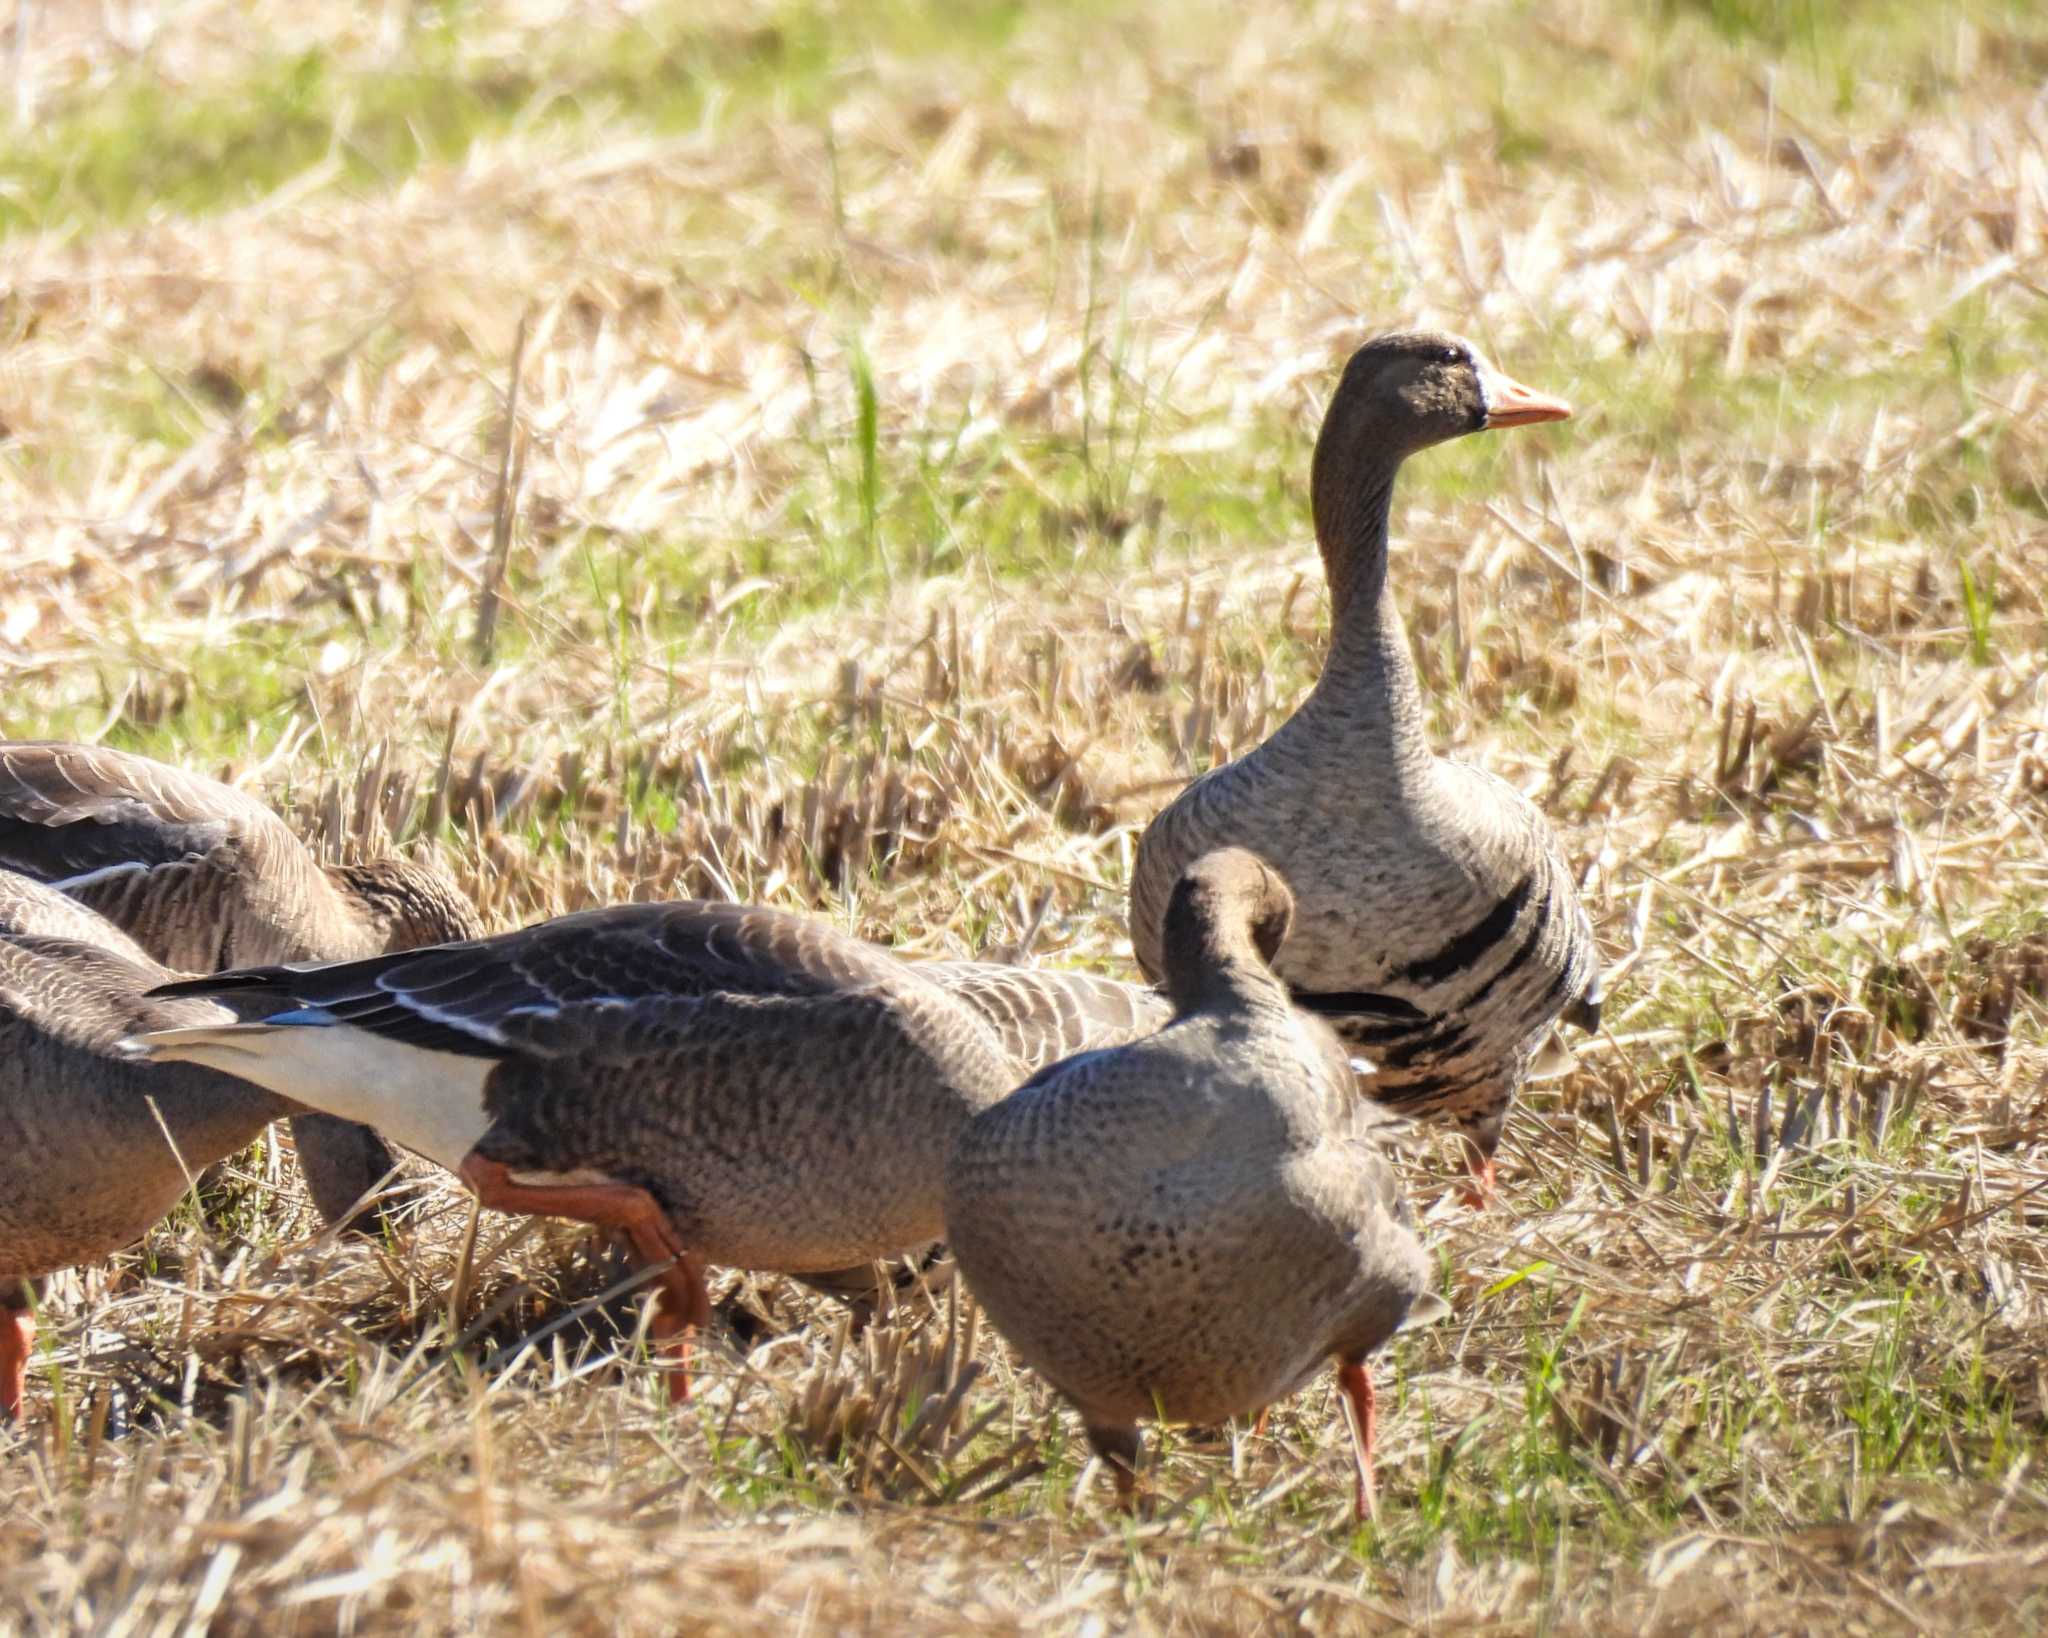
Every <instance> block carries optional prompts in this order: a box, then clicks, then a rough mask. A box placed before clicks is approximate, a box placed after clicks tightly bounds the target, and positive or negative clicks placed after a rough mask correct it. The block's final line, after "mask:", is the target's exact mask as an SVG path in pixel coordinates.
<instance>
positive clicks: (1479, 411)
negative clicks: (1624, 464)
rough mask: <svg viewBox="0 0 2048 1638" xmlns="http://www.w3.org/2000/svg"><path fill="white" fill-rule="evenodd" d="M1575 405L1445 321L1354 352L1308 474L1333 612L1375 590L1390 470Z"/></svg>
mask: <svg viewBox="0 0 2048 1638" xmlns="http://www.w3.org/2000/svg"><path fill="white" fill-rule="evenodd" d="M1571 412H1572V411H1571V406H1570V405H1569V404H1567V403H1565V401H1564V400H1563V399H1561V398H1551V397H1549V396H1547V395H1546V394H1543V393H1540V392H1537V391H1535V390H1534V389H1533V388H1530V387H1525V386H1523V385H1522V384H1521V383H1520V382H1519V381H1516V380H1514V379H1513V378H1512V377H1510V376H1505V375H1502V374H1501V373H1500V371H1499V370H1497V369H1495V368H1494V367H1493V366H1492V365H1491V364H1489V363H1488V362H1487V361H1486V358H1485V356H1484V355H1483V354H1482V353H1481V352H1480V351H1479V349H1478V348H1477V347H1474V346H1473V345H1472V343H1471V342H1469V341H1466V340H1465V339H1464V338H1463V337H1461V336H1454V335H1448V334H1445V333H1444V332H1442V331H1439V330H1402V331H1397V332H1395V333H1394V334H1393V335H1386V336H1380V337H1379V338H1377V339H1376V340H1373V341H1368V342H1367V343H1366V344H1365V345H1364V346H1363V347H1361V348H1359V349H1358V351H1357V352H1355V353H1353V354H1352V355H1351V362H1350V363H1348V364H1346V365H1345V366H1344V375H1343V378H1342V379H1341V380H1340V381H1339V382H1338V383H1337V391H1336V393H1335V394H1334V395H1333V396H1332V397H1331V399H1330V408H1329V410H1328V411H1327V412H1326V413H1325V415H1324V416H1323V430H1322V432H1321V434H1320V435H1319V436H1318V437H1317V439H1316V454H1315V464H1314V467H1313V471H1312V476H1311V479H1310V494H1311V497H1312V504H1313V506H1314V509H1315V519H1316V537H1317V539H1318V540H1319V541H1320V542H1321V544H1322V548H1323V558H1324V561H1325V564H1326V566H1327V568H1328V571H1329V576H1330V599H1331V604H1332V609H1333V612H1334V614H1335V615H1336V617H1337V618H1338V619H1339V620H1341V619H1342V618H1343V615H1344V611H1345V609H1346V608H1347V606H1348V605H1349V604H1350V603H1351V602H1352V600H1353V598H1354V596H1358V595H1364V596H1367V597H1370V596H1374V595H1376V594H1377V587H1378V585H1379V584H1380V583H1381V580H1382V577H1383V575H1384V571H1385V565H1386V544H1387V508H1388V504H1389V501H1390V498H1391V496H1392V494H1393V487H1394V473H1395V471H1396V469H1398V468H1399V466H1400V464H1401V463H1402V462H1403V461H1404V460H1406V459H1407V458H1408V457H1409V456H1410V455H1413V454H1414V453H1415V452H1416V451H1417V450H1422V449H1427V448H1428V447H1429V446H1430V445H1431V444H1440V443H1444V442H1445V441H1447V440H1448V439H1452V438H1462V437H1464V436H1465V434H1466V433H1468V432H1484V431H1487V430H1489V429H1492V428H1501V427H1524V426H1533V425H1534V424H1535V423H1536V422H1538V421H1562V420H1564V419H1565V418H1566V417H1567V416H1569V415H1570V414H1571Z"/></svg>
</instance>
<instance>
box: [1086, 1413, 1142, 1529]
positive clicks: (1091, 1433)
mask: <svg viewBox="0 0 2048 1638" xmlns="http://www.w3.org/2000/svg"><path fill="white" fill-rule="evenodd" d="M1088 1445H1089V1448H1090V1449H1092V1450H1093V1451H1094V1452H1095V1454H1096V1455H1098V1456H1100V1457H1101V1458H1102V1459H1103V1461H1104V1462H1105V1463H1107V1464H1108V1466H1109V1471H1110V1474H1111V1475H1112V1476H1113V1477H1114V1478H1115V1480H1116V1506H1117V1511H1118V1512H1119V1513H1133V1514H1135V1513H1136V1512H1137V1511H1138V1430H1137V1429H1136V1428H1098V1427H1091V1428H1089V1429H1088Z"/></svg>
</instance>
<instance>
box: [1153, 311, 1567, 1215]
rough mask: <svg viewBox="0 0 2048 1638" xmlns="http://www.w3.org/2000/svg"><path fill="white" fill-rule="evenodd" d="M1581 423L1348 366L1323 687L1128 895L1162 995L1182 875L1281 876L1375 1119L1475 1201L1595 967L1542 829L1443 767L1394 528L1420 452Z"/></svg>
mask: <svg viewBox="0 0 2048 1638" xmlns="http://www.w3.org/2000/svg"><path fill="white" fill-rule="evenodd" d="M1570 413H1571V411H1570V409H1569V407H1568V406H1567V405H1565V404H1564V403H1563V402H1561V401H1560V400H1558V399H1555V398H1550V397H1546V396H1545V395H1543V394H1541V393H1538V392H1535V391H1532V390H1531V389H1530V388H1528V387H1525V386H1523V385H1521V384H1520V383H1519V382H1516V381H1511V380H1509V379H1508V378H1507V377H1506V376H1504V375H1502V374H1501V373H1500V372H1499V371H1498V370H1496V369H1495V368H1494V367H1493V366H1492V365H1490V364H1489V363H1487V362H1486V360H1485V359H1484V358H1482V357H1481V356H1480V354H1479V352H1478V350H1477V349H1476V348H1475V347H1473V346H1472V344H1471V343H1470V342H1467V341H1462V340H1460V339H1459V338H1458V337H1456V336H1448V335H1434V334H1427V333H1417V334H1403V335H1390V336H1384V337H1381V338H1380V339H1379V340H1377V341H1372V342H1368V343H1367V344H1366V345H1365V346H1363V347H1361V348H1359V350H1358V351H1357V352H1356V353H1354V354H1353V355H1352V358H1351V361H1350V363H1349V364H1348V365H1346V366H1345V369H1344V376H1343V379H1342V381H1340V382H1339V383H1338V387H1337V392H1336V395H1335V397H1334V398H1332V399H1331V401H1330V408H1329V413H1328V414H1327V415H1326V416H1325V417H1324V420H1323V428H1322V433H1321V435H1320V436H1319V437H1318V438H1317V440H1316V450H1315V462H1314V467H1313V473H1312V479H1311V503H1312V507H1313V511H1314V514H1315V526H1316V541H1317V544H1318V545H1319V546H1320V548H1321V550H1322V556H1323V566H1324V569H1325V571H1326V572H1327V574H1328V576H1329V583H1330V627H1331V640H1330V650H1329V657H1328V658H1327V660H1325V662H1324V665H1323V673H1322V676H1321V678H1320V679H1319V680H1318V681H1317V683H1316V685H1315V688H1314V690H1313V691H1312V692H1311V693H1310V694H1309V696H1308V698H1307V700H1306V701H1304V702H1303V704H1302V706H1301V708H1300V709H1299V710H1298V711H1297V712H1296V713H1295V714H1294V716H1293V717H1291V718H1290V719H1289V720H1288V721H1287V722H1285V723H1284V724H1282V725H1281V727H1280V728H1279V729H1278V730H1277V731H1276V732H1275V733H1274V734H1273V736H1272V737H1271V738H1270V739H1268V740H1267V741H1266V742H1265V743H1264V744H1262V745H1260V746H1259V747H1258V748H1257V749H1255V750H1253V751H1252V752H1250V753H1249V754H1248V755H1246V756H1243V757H1241V758H1239V759H1238V760H1237V761H1235V762H1232V763H1228V764H1226V765H1225V766H1223V767H1221V768H1217V769H1215V770H1213V771H1211V772H1210V773H1208V774H1205V775H1204V776H1203V777H1202V778H1200V779H1198V780H1196V781H1195V782H1194V783H1193V784H1192V785H1190V786H1188V788H1187V789H1186V790H1185V791H1183V792H1182V793H1181V794H1180V796H1179V797H1178V798H1177V799H1176V800H1175V801H1174V802H1173V803H1172V805H1171V806H1169V807H1168V808H1167V809H1166V810H1165V811H1164V812H1162V813H1161V814H1160V815H1159V816H1158V817H1157V818H1155V819H1154V820H1153V821H1152V824H1151V825H1150V827H1149V828H1148V829H1147V830H1146V832H1145V834H1144V837H1143V839H1142V840H1141V842H1140V843H1139V847H1138V858H1137V865H1136V869H1135V871H1134V873H1133V876H1132V881H1131V940H1132V943H1133V945H1134V946H1135V948H1136V951H1137V957H1138V963H1139V965H1140V966H1141V967H1142V968H1143V969H1144V970H1145V972H1146V974H1147V975H1148V976H1151V977H1157V976H1158V975H1159V974H1160V973H1161V972H1163V971H1164V970H1165V969H1164V964H1165V950H1164V936H1165V920H1166V910H1167V904H1168V899H1169V896H1170V894H1171V893H1172V891H1173V888H1174V884H1175V882H1176V881H1177V880H1178V879H1179V877H1180V875H1181V873H1182V872H1183V871H1184V870H1185V869H1186V868H1187V866H1188V865H1189V864H1190V863H1191V862H1192V861H1194V860H1195V859H1197V858H1199V857H1200V856H1201V855H1202V854H1204V853H1206V852H1208V851H1209V850H1210V849H1211V848H1215V847H1221V846H1226V845H1231V846H1240V847H1246V848H1250V849H1251V850H1253V851H1254V852H1256V853H1258V854H1260V855H1261V856H1262V857H1264V858H1266V859H1267V860H1269V861H1271V863H1272V864H1273V866H1274V868H1275V869H1277V870H1278V871H1279V872H1280V873H1281V874H1282V875H1283V876H1284V877H1286V879H1287V882H1288V884H1289V886H1290V887H1291V888H1292V889H1293V891H1294V896H1295V916H1294V931H1293V933H1292V935H1291V936H1290V937H1289V938H1288V941H1287V946H1286V948H1285V949H1284V950H1282V951H1281V953H1280V956H1279V959H1278V963H1277V966H1276V971H1278V973H1279V974H1280V976H1281V977H1282V978H1283V979H1285V980H1286V981H1287V984H1288V987H1289V988H1290V989H1291V990H1292V992H1293V994H1294V999H1295V1002H1296V1004H1297V1005H1299V1006H1302V1007H1306V1008H1308V1009H1310V1010H1312V1011H1314V1012H1316V1013H1318V1014H1320V1015H1321V1016H1322V1017H1323V1018H1325V1019H1326V1020H1328V1022H1329V1023H1330V1024H1331V1025H1332V1026H1333V1027H1334V1028H1335V1029H1336V1031H1337V1033H1338V1035H1339V1036H1340V1037H1341V1038H1342V1039H1343V1040H1344V1041H1345V1043H1346V1044H1347V1045H1349V1046H1351V1047H1353V1048H1354V1049H1356V1050H1357V1051H1359V1052H1361V1053H1363V1054H1364V1055H1365V1056H1366V1057H1368V1058H1370V1059H1371V1060H1372V1061H1373V1063H1374V1064H1375V1065H1376V1066H1377V1069H1378V1073H1377V1074H1375V1075H1374V1076H1373V1078H1372V1080H1371V1081H1370V1083H1369V1084H1368V1085H1367V1087H1366V1090H1367V1091H1368V1092H1369V1093H1370V1095H1371V1096H1372V1097H1374V1098H1377V1099H1379V1100H1380V1101H1382V1102H1384V1103H1387V1104H1389V1105H1391V1106H1393V1107H1394V1108H1396V1109H1399V1110H1400V1111H1402V1112H1403V1113H1405V1114H1412V1115H1417V1116H1434V1117H1439V1118H1442V1119H1446V1120H1449V1121H1452V1122H1455V1123H1456V1125H1457V1127H1458V1129H1459V1130H1460V1131H1461V1132H1462V1133H1463V1135H1464V1136H1465V1138H1466V1139H1467V1145H1468V1147H1467V1161H1468V1164H1469V1166H1470V1169H1471V1171H1472V1173H1473V1176H1474V1196H1473V1197H1474V1199H1475V1203H1477V1202H1480V1201H1483V1200H1484V1199H1485V1197H1486V1195H1487V1194H1489V1193H1490V1192H1491V1189H1492V1186H1493V1153H1494V1150H1495V1148H1496V1147H1497V1146H1498V1145H1499V1142H1500V1135H1501V1129H1502V1126H1503V1125H1504V1123H1505V1121H1506V1118H1507V1113H1508V1109H1509V1107H1510V1105H1511V1104H1512V1103H1513V1101H1514V1096H1515V1091H1516V1088H1517V1087H1518V1085H1519V1084H1520V1082H1521V1080H1522V1077H1523V1075H1524V1072H1525V1070H1526V1068H1527V1066H1528V1062H1529V1059H1530V1057H1531V1056H1532V1055H1533V1053H1534V1052H1535V1050H1536V1048H1537V1047H1538V1045H1540V1043H1541V1042H1542V1040H1543V1037H1544V1034H1545V1032H1546V1031H1547V1030H1548V1029H1549V1028H1550V1026H1551V1024H1552V1023H1553V1022H1554V1021H1555V1020H1556V1019H1557V1018H1558V1017H1559V1016H1560V1015H1562V1016H1564V1017H1565V1018H1566V1019H1567V1020H1568V1021H1570V1022H1573V1023H1578V1024H1581V1025H1583V1026H1584V1027H1585V1028H1587V1029H1589V1030H1590V1029H1596V1028H1598V1027H1599V1009H1600V995H1601V985H1600V965H1599V958H1598V954H1597V952H1596V951H1595V949H1594V946H1593V937H1592V929H1591V927H1590V926H1589V925H1588V923H1587V920H1586V915H1585V912H1584V910H1583V909H1582V908H1581V907H1580V905H1579V900H1578V893H1577V889H1576V887H1575V886H1574V883H1573V880H1572V874H1571V870H1570V867H1569V866H1568V865H1567V864H1566V862H1565V859H1564V855H1563V853H1562V852H1561V850H1560V848H1559V846H1558V841H1557V837H1556V835H1555V834H1554V832H1553V831H1552V830H1551V828H1550V825H1549V823H1548V821H1546V820H1545V819H1544V817H1543V815H1542V814H1541V813H1540V812H1538V811H1537V809H1536V808H1535V807H1534V806H1533V805H1532V804H1531V803H1530V802H1528V801H1527V800H1526V799H1525V798H1524V797H1523V796H1522V795H1521V794H1520V793H1519V792H1517V791H1516V790H1514V789H1513V788H1512V787H1510V786H1509V785H1507V784H1506V783H1504V782H1503V781H1501V780H1499V779H1497V778H1495V777H1494V776H1493V775H1491V774H1488V773H1485V772H1483V771H1481V770H1480V769H1477V768H1472V767H1468V766H1466V765H1464V764H1462V763H1458V762H1451V761H1446V760H1444V759H1442V758H1439V757H1438V756H1436V755H1435V754H1434V753H1433V752H1432V751H1431V750H1430V747H1429V742H1428V739H1427V738H1426V736H1425V734H1424V731H1423V717H1422V697H1421V692H1420V689H1419V687H1418V685H1417V681H1416V675H1415V664H1414V661H1413V659H1412V657H1411V656H1410V654H1409V651H1408V637H1407V633H1406V631H1405V630H1404V629H1403V628H1402V624H1401V615H1400V611H1399V610H1398V609H1396V608H1395V606H1394V600H1393V598H1392V597H1391V596H1390V595H1389V594H1388V591H1387V515H1388V509H1389V506H1390V504H1391V501H1392V497H1393V491H1394V477H1395V474H1396V473H1397V472H1398V471H1399V470H1400V467H1401V463H1402V462H1403V461H1404V460H1406V459H1407V458H1408V457H1409V456H1410V455H1413V454H1414V453H1416V452H1417V451H1418V450H1422V449H1426V448H1428V447H1429V446H1430V445H1432V444H1437V443H1442V442H1444V441H1445V440H1447V439H1451V438H1457V437H1462V436H1463V435H1464V434H1466V433H1469V432H1479V431H1482V430H1485V429H1488V428H1498V427H1519V426H1529V425H1533V424H1535V423H1537V422H1540V421H1557V420H1562V419H1564V418H1565V417H1566V416H1568V415H1569V414H1570Z"/></svg>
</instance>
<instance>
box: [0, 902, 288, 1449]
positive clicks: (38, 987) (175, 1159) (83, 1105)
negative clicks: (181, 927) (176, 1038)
mask: <svg viewBox="0 0 2048 1638" xmlns="http://www.w3.org/2000/svg"><path fill="white" fill-rule="evenodd" d="M174 976H175V975H174V974H173V973H171V972H170V971H169V970H168V969H166V968H164V967H162V966H160V965H159V964H158V963H157V962H155V961H153V960H151V959H150V957H149V956H148V955H147V954H146V953H145V952H144V951H143V950H142V948H141V947H140V946H139V945H137V944H136V943H135V942H134V941H133V940H132V939H130V938H129V937H128V936H127V934H125V933H123V932H122V931H121V930H120V929H119V928H118V927H115V926H114V925H113V924H112V923H110V922H108V921H107V920H105V919H104V918H103V917H101V916H99V915H97V914H95V913H94V912H93V911H92V910H90V909H88V908H87V907H86V906H84V905H82V904H79V903H78V902H77V901H76V900H74V899H70V898H67V897H66V896H65V895H63V894H61V893H58V892H56V891H54V890H53V889H51V888H48V887H45V886H43V885H42V884H40V883H38V882H33V881H30V880H29V879H28V878H26V877H24V876H19V875H16V874H15V873H14V872H12V871H7V870H0V1420H4V1421H12V1420H14V1419H15V1418H16V1417H18V1416H19V1415H20V1412H21V1403H22V1396H23V1392H24V1388H25V1379H26V1375H27V1370H28V1362H29V1358H30V1353H31V1350H32V1349H33V1346H34V1342H35V1320H34V1316H33V1310H32V1306H31V1304H32V1293H33V1292H34V1291H35V1289H36V1288H37V1287H36V1282H37V1281H38V1279H39V1277H40V1276H42V1275H45V1274H48V1273H51V1272H53V1271H54V1270H56V1269H59V1268H65V1267H69V1266H71V1265H72V1264H75V1263H81V1262H89V1261H91V1260H93V1259H95V1258H99V1257H103V1256H105V1255H107V1254H108V1253H109V1252H112V1251H118V1250H120V1249H121V1248H122V1247H123V1246H127V1245H132V1244H133V1243H134V1242H135V1241H137V1240H139V1239H141V1238H142V1236H143V1235H144V1234H145V1233H147V1232H148V1230H149V1228H150V1225H151V1224H153V1223H155V1222H156V1221H157V1219H159V1218H160V1217H162V1216H163V1215H164V1213H166V1212H167V1211H169V1210H170V1209H171V1208H172V1207H173V1206H174V1205H176V1204H177V1202H178V1198H179V1196H181V1195H182V1194H184V1192H185V1190H186V1188H187V1187H188V1185H189V1183H190V1180H191V1176H192V1175H193V1174H194V1173H196V1172H197V1171H198V1170H199V1169H201V1168H202V1167H205V1166H209V1165H211V1164H212V1163H213V1162H214V1161H216V1160H219V1159H220V1158H221V1157H222V1156H224V1155H228V1154H232V1153H233V1152H234V1151H235V1150H237V1149H239V1148H241V1147H242V1145H244V1144H245V1143H248V1142H249V1141H250V1140H251V1139H252V1138H254V1137H255V1136H256V1134H257V1133H258V1132H260V1131H261V1130H262V1129H263V1128H264V1127H265V1126H266V1125H268V1124H269V1123H270V1122H271V1121H273V1120H275V1119H276V1118H277V1117H278V1116H279V1115H281V1114H286V1113H289V1112H290V1106H289V1105H286V1104H285V1103H284V1102H283V1101H282V1100H280V1099H278V1098H277V1097H275V1096H273V1095H272V1094H270V1093H268V1092H265V1091H263V1090H261V1089H260V1088H258V1087H255V1086H252V1085H250V1084H249V1083H248V1082H246V1081H243V1080H238V1079H236V1078H234V1077H232V1076H228V1075H221V1074H216V1073H215V1072H213V1071H211V1070H207V1069H197V1068H191V1067H188V1066H184V1065H172V1066H167V1067H163V1068H158V1067H155V1066H152V1065H149V1064H142V1063H135V1062H133V1061H131V1060H130V1059H129V1058H128V1057H126V1056H125V1055H123V1054H122V1053H120V1052H119V1051H117V1050H116V1043H118V1042H119V1041H121V1040H122V1039H123V1038H125V1037H127V1036H129V1035H131V1034H133V1033H135V1032H136V1031H138V1030H149V1029H178V1028H197V1027H200V1026H204V1025H207V1024H218V1023H222V1022H226V1021H229V1020H230V1019H231V1018H232V1016H233V1015H232V1014H230V1013H228V1012H227V1011H226V1010H225V1009H224V1008H221V1007H218V1006H216V1005H214V1004H213V1003H211V1002H207V1001H173V1000H162V1001H158V1000H150V999H147V998H146V992H147V991H149V990H150V989H152V988H153V987H155V986H156V985H158V984H161V983H164V982H165V981H166V980H168V979H170V978H173V977H174ZM188 1168H189V1170H188Z"/></svg>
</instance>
